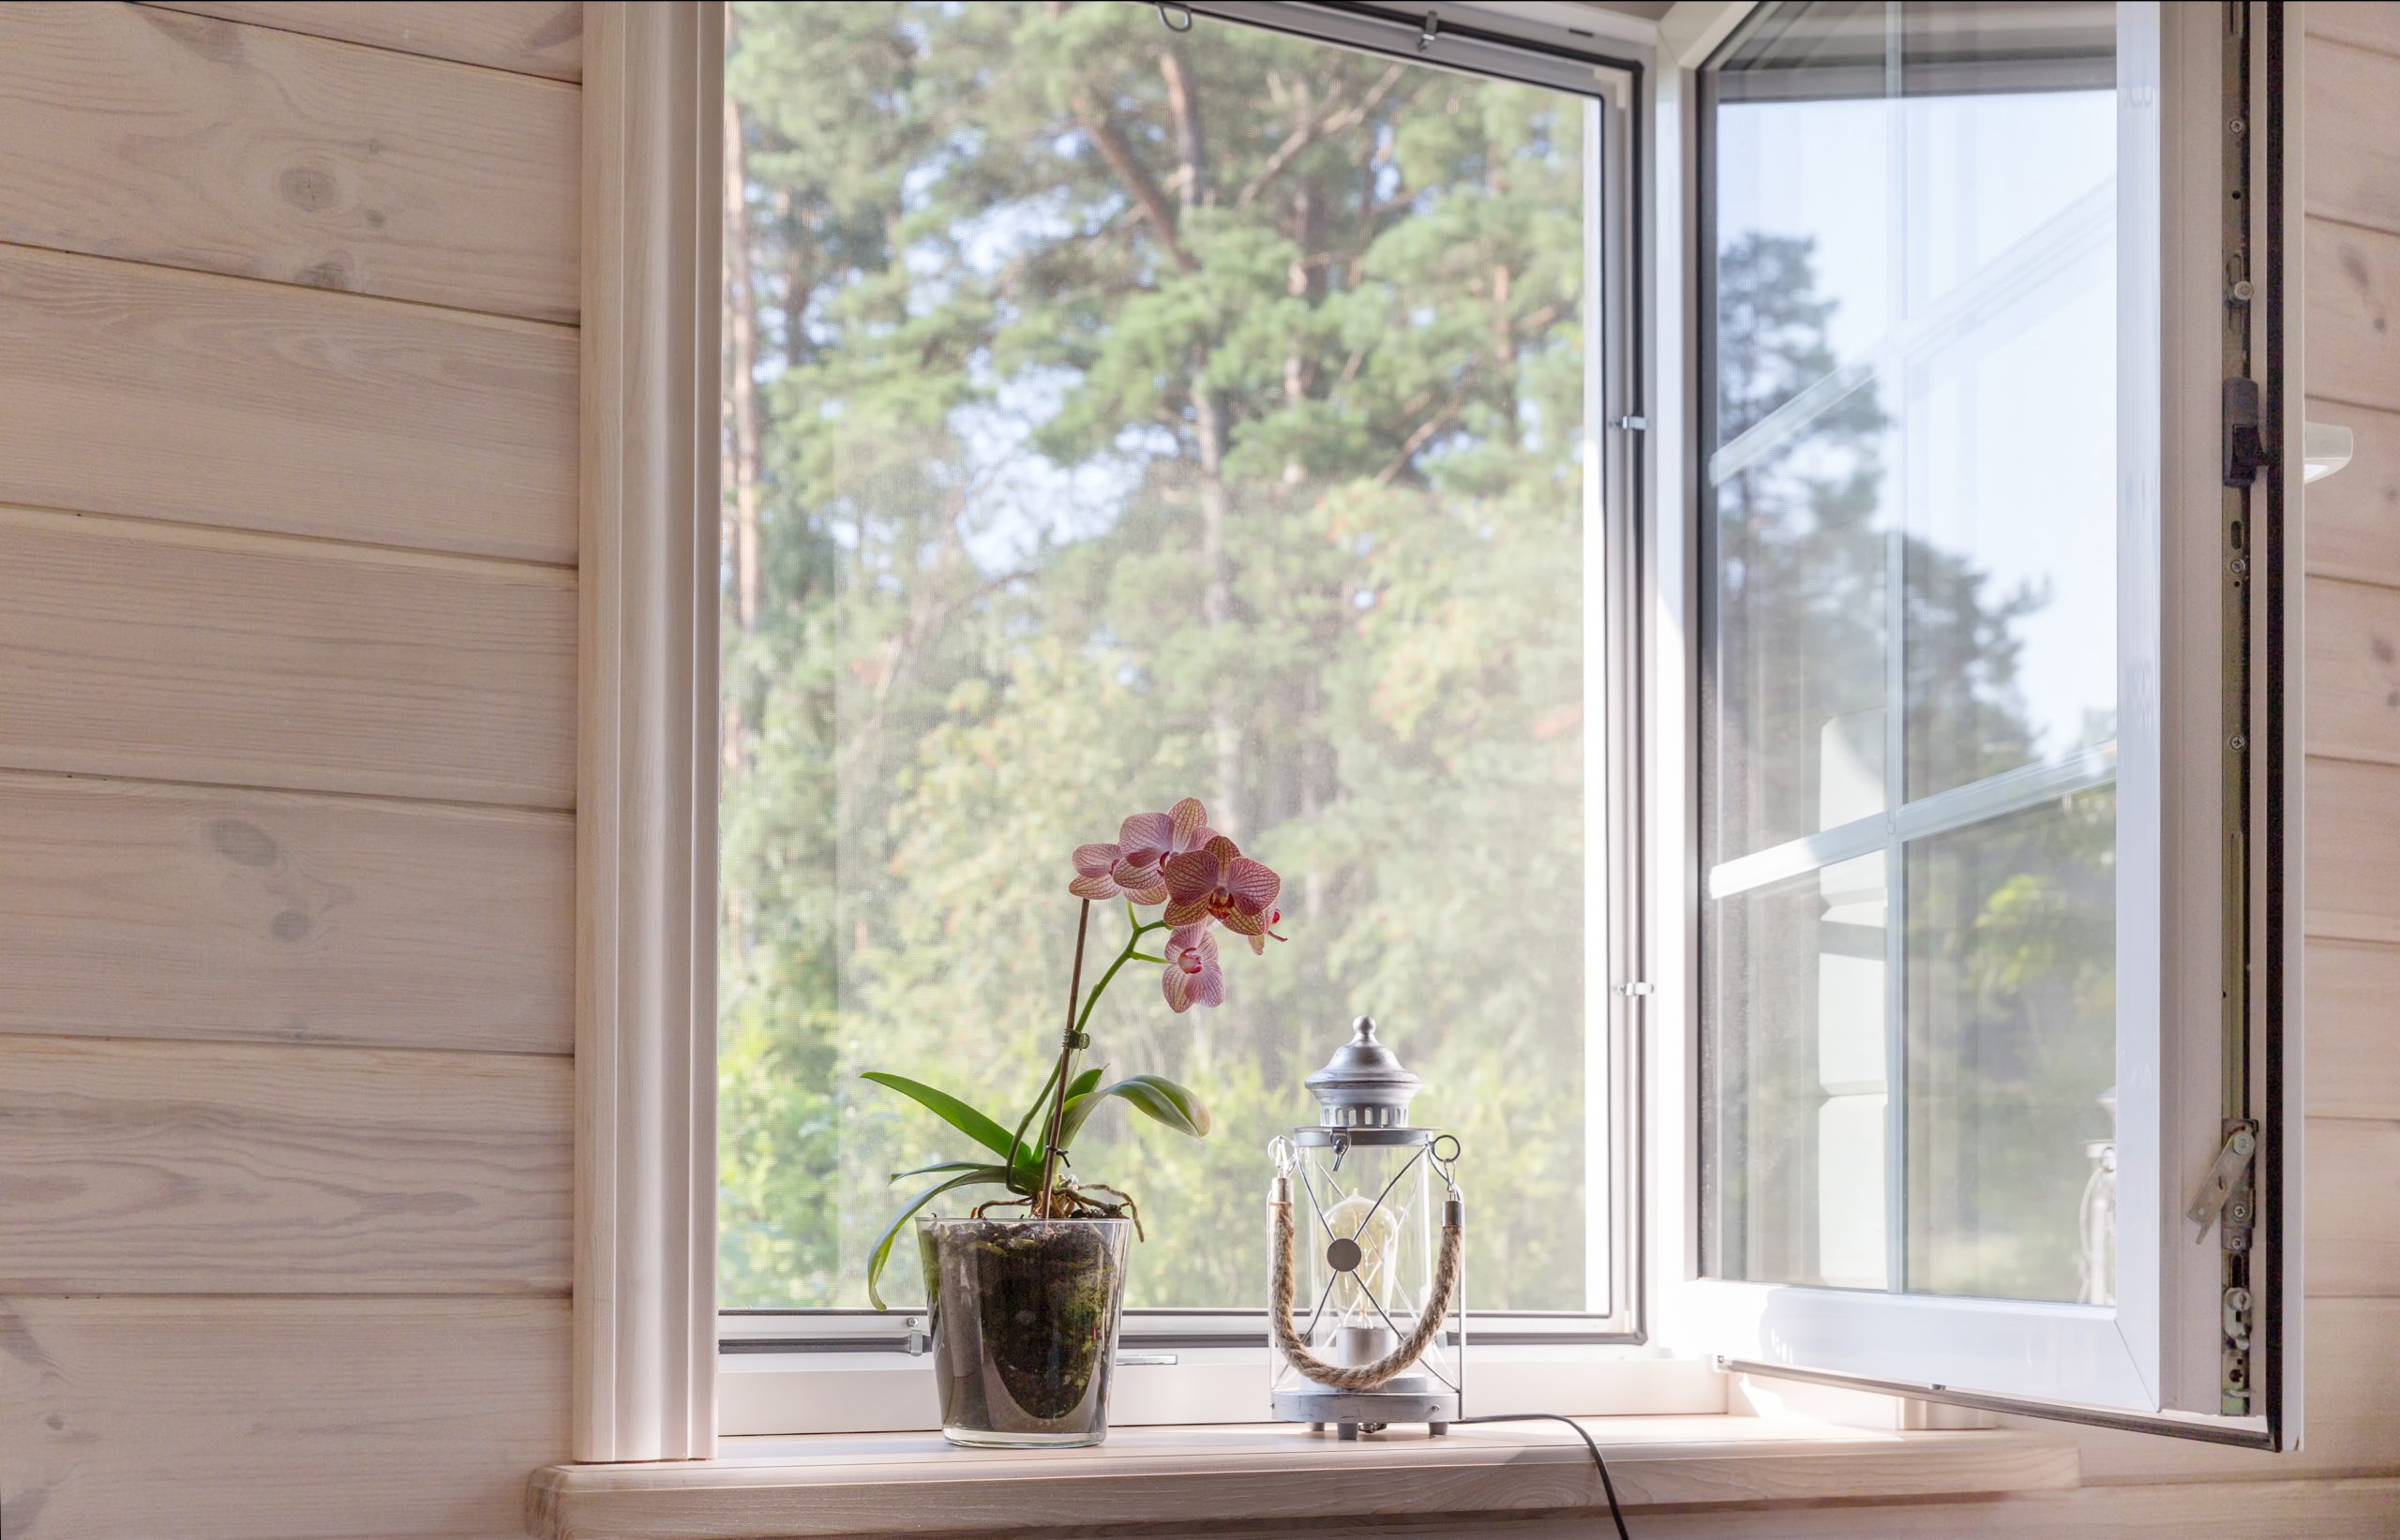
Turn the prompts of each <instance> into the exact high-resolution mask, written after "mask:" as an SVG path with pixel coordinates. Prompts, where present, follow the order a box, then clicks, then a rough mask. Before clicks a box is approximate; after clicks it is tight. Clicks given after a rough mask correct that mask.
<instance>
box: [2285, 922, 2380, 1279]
mask: <svg viewBox="0 0 2400 1540" xmlns="http://www.w3.org/2000/svg"><path fill="white" fill-rule="evenodd" d="M2307 1009H2308V1027H2307V1033H2308V1063H2307V1075H2308V1112H2309V1115H2310V1116H2311V1117H2365V1118H2400V946H2391V945H2378V944H2376V943H2372V942H2363V941H2334V940H2327V939H2320V938H2311V939H2310V941H2309V943H2308V1005H2307ZM2310 1180H2311V1182H2312V1184H2313V1183H2314V1182H2315V1180H2316V1177H2315V1175H2314V1174H2312V1175H2311V1178H2310ZM2394 1228H2395V1229H2396V1230H2400V1224H2395V1226H2394ZM2317 1263H2318V1258H2317V1257H2315V1256H2312V1257H2311V1258H2310V1266H2311V1269H2312V1271H2313V1270H2314V1269H2315V1267H2316V1265H2317Z"/></svg>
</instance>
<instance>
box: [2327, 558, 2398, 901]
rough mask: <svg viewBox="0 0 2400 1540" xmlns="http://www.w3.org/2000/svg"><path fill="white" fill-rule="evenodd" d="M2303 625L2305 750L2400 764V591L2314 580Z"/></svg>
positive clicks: (2381, 587) (2377, 585)
mask: <svg viewBox="0 0 2400 1540" xmlns="http://www.w3.org/2000/svg"><path fill="white" fill-rule="evenodd" d="M2307 628H2308V725H2307V733H2308V752H2309V753H2310V754H2312V755H2327V756H2331V757H2333V758H2340V759H2366V760H2374V761H2376V762H2378V763H2381V764H2400V589H2389V588H2385V587H2383V586H2381V585H2380V584H2376V583H2352V582H2346V581H2342V580H2339V579H2335V578H2330V577H2312V578H2310V579H2309V580H2308V598H2307ZM2394 909H2395V912H2400V902H2395V904H2394Z"/></svg>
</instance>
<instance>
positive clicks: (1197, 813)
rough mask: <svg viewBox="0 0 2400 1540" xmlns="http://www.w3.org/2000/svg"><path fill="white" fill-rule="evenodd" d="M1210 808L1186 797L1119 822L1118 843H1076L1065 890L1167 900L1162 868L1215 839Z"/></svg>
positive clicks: (1104, 896)
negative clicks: (1163, 808) (1072, 874)
mask: <svg viewBox="0 0 2400 1540" xmlns="http://www.w3.org/2000/svg"><path fill="white" fill-rule="evenodd" d="M1216 837H1217V836H1216V833H1215V831H1214V830H1211V829H1209V827H1208V810H1207V808H1205V807H1203V806H1201V805H1200V800H1199V799H1198V798H1196V797H1186V798H1185V799H1184V800H1181V801H1179V802H1177V803H1176V804H1175V806H1174V807H1172V808H1170V809H1169V810H1167V811H1166V812H1164V813H1136V814H1134V815H1132V817H1130V818H1128V819H1126V820H1125V821H1124V822H1123V823H1122V824H1120V825H1118V826H1117V843H1116V844H1115V845H1077V846H1075V856H1074V863H1075V880H1074V881H1072V882H1071V883H1069V884H1067V891H1069V892H1071V893H1072V894H1074V895H1075V896H1076V897H1077V898H1088V899H1096V900H1097V899H1112V898H1118V897H1123V898H1126V899H1129V900H1131V901H1132V902H1133V903H1135V904H1164V903H1165V902H1166V899H1167V890H1166V884H1165V880H1164V878H1163V877H1162V875H1161V872H1160V866H1161V863H1162V862H1163V861H1164V860H1166V859H1167V858H1168V857H1169V856H1175V855H1180V854H1182V853H1183V852H1185V851H1190V850H1198V849H1200V848H1202V847H1203V846H1205V845H1207V843H1208V842H1209V841H1210V840H1213V839H1215V838H1216Z"/></svg>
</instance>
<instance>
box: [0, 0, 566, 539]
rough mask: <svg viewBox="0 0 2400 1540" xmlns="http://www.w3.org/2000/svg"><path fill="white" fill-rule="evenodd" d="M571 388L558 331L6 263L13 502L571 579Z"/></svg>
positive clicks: (157, 272)
mask: <svg viewBox="0 0 2400 1540" xmlns="http://www.w3.org/2000/svg"><path fill="white" fill-rule="evenodd" d="M5 14H7V12H6V10H5V9H0V15H5ZM0 96H5V93H0ZM8 158H10V157H5V156H0V161H6V160H7V159H8ZM576 377H577V362H576V334H575V333H574V332H573V331H571V330H568V329H566V328H562V327H555V326H542V325H536V324H533V323H531V322H527V321H502V320H496V319H491V318H486V317H478V316H469V315H462V314H458V313H455V312H450V311H443V310H436V309H431V308H428V307H424V306H417V305H398V304H393V303H391V302H389V301H382V300H362V299H358V298H354V297H346V296H343V295H339V294H322V293H314V292H309V291H307V290H301V289H292V288H286V287H278V286H274V285H268V284H258V283H249V282H245V281H242V280H240V279H234V278H223V277H213V276H210V275H206V274H197V273H180V272H175V271H173V270H170V269H166V268H158V267H147V266H142V265H139V264H135V263H129V262H109V261H106V260H103V259H99V258H94V257H80V256H67V255H61V254H58V253H53V252H40V251H28V250H23V249H15V248H0V502H16V503H23V504H30V505H34V506H37V507H47V508H67V509H74V510H77V511H80V512H86V513H113V514H128V515H133V516H140V517H145V518H162V519H175V520H181V521H184V522H188V523H196V524H212V525H224V526H229V527H234V528H241V529H252V530H271V531H280V532H286V533H293V534H308V535H323V536H328V537H331V538H335V539H342V540H356V541H366V542H369V543H372V544H375V545H383V546H415V547H422V548H427V549H433V550H446V551H460V552H468V553H473V554H478V555H485V556H503V557H523V558H527V559H529V560H533V561H553V562H572V561H574V560H575V557H576V535H575V502H576V431H577V394H576V393H577V385H576Z"/></svg>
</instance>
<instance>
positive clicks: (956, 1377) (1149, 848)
mask: <svg viewBox="0 0 2400 1540" xmlns="http://www.w3.org/2000/svg"><path fill="white" fill-rule="evenodd" d="M1073 865H1074V871H1075V875H1074V880H1073V881H1072V882H1071V883H1070V884H1069V885H1068V891H1069V892H1071V893H1072V894H1073V895H1074V896H1075V897H1077V898H1079V899H1081V900H1082V901H1083V905H1082V908H1081V911H1080V913H1079V915H1078V917H1077V922H1076V931H1075V962H1074V971H1073V974H1072V978H1071V979H1070V980H1069V984H1068V990H1067V1024H1066V1028H1065V1031H1064V1032H1063V1033H1062V1034H1061V1038H1060V1042H1059V1047H1058V1054H1057V1059H1056V1061H1055V1062H1054V1063H1052V1065H1051V1067H1050V1072H1049V1076H1048V1078H1047V1079H1046V1080H1044V1081H1043V1082H1042V1089H1041V1090H1040V1091H1039V1092H1037V1093H1036V1094H1035V1096H1034V1099H1033V1104H1032V1105H1031V1106H1030V1107H1027V1109H1026V1111H1025V1114H1024V1115H1023V1116H1022V1117H1020V1118H1018V1119H1017V1123H1016V1127H1015V1129H1013V1130H1011V1129H1007V1128H1003V1127H1002V1126H1001V1125H1000V1123H999V1122H998V1120H997V1119H996V1118H993V1117H991V1116H989V1115H987V1114H984V1113H982V1112H980V1111H978V1110H977V1109H976V1108H974V1107H972V1106H970V1105H968V1104H967V1102H966V1101H964V1100H961V1099H959V1098H957V1097H954V1096H952V1095H950V1094H949V1093H948V1092H946V1091H941V1090H937V1089H936V1088H935V1087H933V1086H931V1085H927V1084H923V1083H922V1082H921V1081H916V1080H911V1079H908V1078H907V1077H906V1076H903V1075H894V1074H888V1073H885V1072H883V1071H881V1070H873V1071H869V1072H868V1073H867V1075H866V1076H865V1077H864V1078H865V1079H868V1080H871V1081H874V1082H876V1083H877V1084H880V1085H884V1086H887V1087H889V1088H891V1089H892V1090H894V1091H897V1092H899V1093H900V1094H901V1095H903V1096H905V1097H907V1098H909V1099H911V1100H913V1101H915V1102H917V1103H918V1104H919V1105H921V1106H922V1107H923V1108H925V1109H926V1110H927V1111H928V1112H931V1113H932V1114H935V1115H936V1116H937V1117H939V1118H940V1119H941V1120H942V1121H943V1122H945V1123H947V1124H949V1125H950V1126H951V1127H952V1129H956V1130H957V1131H958V1132H960V1133H962V1134H965V1135H966V1136H967V1138H968V1139H970V1140H972V1141H974V1142H975V1143H976V1144H979V1145H981V1146H982V1149H983V1150H984V1151H985V1152H987V1153H985V1154H983V1155H982V1156H979V1157H977V1158H975V1159H961V1160H949V1161H942V1162H938V1163H937V1164H934V1165H930V1166H922V1167H919V1168H918V1169H917V1170H915V1171H907V1172H899V1173H895V1174H893V1180H895V1181H898V1180H902V1179H905V1178H907V1177H911V1176H933V1177H936V1178H937V1180H936V1181H935V1182H934V1183H933V1184H932V1185H931V1186H930V1187H928V1188H926V1189H924V1190H923V1191H922V1192H920V1193H918V1194H917V1195H916V1196H915V1197H914V1198H912V1199H910V1200H909V1201H908V1202H907V1204H904V1205H903V1206H902V1208H901V1210H900V1212H899V1213H898V1214H897V1215H895V1216H894V1217H893V1218H892V1223H891V1225H890V1227H889V1228H887V1229H886V1230H885V1231H884V1233H883V1234H882V1236H881V1237H880V1238H879V1239H878V1240H877V1243H876V1245H875V1248H874V1249H873V1250H872V1251H871V1252H870V1253H869V1254H868V1259H867V1295H868V1297H869V1299H871V1300H872V1301H873V1302H874V1303H875V1305H876V1307H877V1308H878V1309H879V1308H884V1306H883V1296H882V1293H881V1288H880V1284H881V1281H882V1277H883V1270H884V1267H885V1265H886V1264H887V1263H889V1262H890V1261H891V1258H892V1245H893V1243H894V1242H895V1241H896V1240H897V1239H898V1237H899V1235H900V1233H901V1231H902V1230H903V1229H905V1228H907V1226H908V1225H909V1223H910V1221H911V1220H915V1223H916V1230H917V1240H918V1253H919V1256H920V1257H921V1258H922V1262H923V1264H924V1270H925V1293H926V1300H927V1303H928V1305H929V1306H930V1307H931V1311H932V1317H933V1339H934V1340H933V1355H932V1356H933V1363H934V1366H935V1374H936V1380H937V1385H938V1388H939V1391H940V1400H941V1413H942V1431H943V1433H944V1434H945V1435H947V1436H948V1437H949V1438H950V1439H951V1440H952V1441H953V1442H955V1443H971V1444H981V1445H995V1444H997V1445H1023V1446H1055V1445H1061V1444H1086V1443H1100V1442H1101V1441H1102V1439H1104V1438H1106V1437H1107V1436H1108V1389H1109V1383H1110V1379H1111V1370H1112V1368H1113V1367H1114V1360H1115V1358H1116V1351H1117V1325H1118V1323H1119V1321H1120V1320H1121V1318H1122V1316H1123V1305H1124V1293H1125V1266H1126V1260H1127V1251H1128V1241H1129V1240H1130V1239H1132V1238H1136V1237H1138V1236H1139V1234H1140V1230H1141V1219H1140V1211H1139V1210H1138V1208H1137V1207H1136V1206H1135V1204H1134V1202H1133V1200H1132V1197H1131V1196H1130V1195H1128V1194H1126V1193H1124V1192H1120V1191H1118V1190H1117V1189H1115V1188H1111V1187H1108V1186H1105V1185H1104V1184H1102V1183H1099V1182H1095V1181H1089V1180H1083V1179H1078V1178H1075V1177H1072V1176H1071V1175H1070V1174H1069V1168H1068V1165H1067V1159H1066V1158H1067V1152H1068V1150H1069V1149H1070V1148H1071V1147H1072V1145H1073V1143H1074V1141H1075V1138H1076V1136H1077V1135H1078V1134H1080V1133H1081V1132H1082V1130H1083V1129H1084V1126H1085V1125H1086V1124H1087V1122H1089V1120H1090V1118H1091V1116H1092V1114H1094V1113H1095V1112H1097V1111H1099V1109H1100V1108H1101V1107H1102V1106H1103V1105H1105V1104H1106V1103H1107V1102H1108V1101H1110V1100H1111V1099H1116V1100H1121V1101H1124V1102H1125V1103H1127V1104H1128V1105H1130V1106H1132V1107H1133V1108H1134V1109H1135V1110H1136V1111H1138V1112H1141V1113H1143V1114H1146V1115H1147V1116H1148V1117H1150V1118H1151V1119H1153V1120H1154V1121H1156V1122H1159V1123H1162V1124H1163V1125H1165V1126H1166V1127H1168V1128H1170V1129H1175V1130H1176V1131H1177V1132H1178V1133H1182V1134H1186V1135H1188V1136H1190V1137H1192V1138H1195V1139H1196V1138H1199V1137H1202V1136H1203V1135H1205V1134H1207V1131H1208V1113H1207V1108H1205V1107H1204V1106H1202V1105H1201V1103H1200V1099H1198V1098H1197V1097H1195V1096H1193V1095H1192V1092H1191V1091H1190V1090H1188V1089H1186V1088H1185V1087H1183V1086H1181V1085H1178V1084H1176V1083H1175V1082H1173V1081H1171V1080H1168V1079H1166V1078H1165V1077H1163V1076H1161V1075H1129V1076H1127V1077H1125V1078H1124V1079H1121V1080H1118V1081H1116V1082H1114V1083H1111V1084H1102V1082H1103V1081H1104V1080H1106V1078H1107V1069H1106V1067H1105V1066H1101V1067H1096V1068H1089V1069H1080V1070H1079V1069H1077V1067H1076V1060H1077V1057H1078V1055H1080V1054H1082V1053H1083V1051H1084V1050H1085V1049H1086V1048H1087V1047H1089V1046H1090V1041H1091V1039H1090V1037H1089V1035H1088V1034H1087V1031H1086V1028H1087V1025H1088V1024H1089V1023H1090V1020H1091V1012H1092V1008H1093V1006H1094V1005H1096V1004H1097V1003H1098V1002H1099V1000H1100V997H1101V995H1102V994H1103V993H1105V992H1106V990H1107V989H1108V986H1109V985H1110V984H1111V983H1113V982H1115V980H1116V979H1117V975H1118V974H1119V973H1121V972H1122V971H1123V970H1124V969H1125V968H1126V966H1127V965H1128V964H1150V965H1155V966H1157V967H1158V969H1159V970H1160V971H1159V990H1160V994H1162V996H1163V997H1164V999H1165V1001H1166V1005H1167V1008H1168V1009H1171V1010H1173V1011H1175V1012H1176V1013H1177V1014H1178V1015H1180V1014H1181V1013H1183V1012H1184V1011H1187V1010H1189V1009H1192V1007H1193V1006H1205V1007H1215V1006H1217V1005H1220V1004H1222V1003H1223V1000H1224V997H1225V980H1224V972H1223V968H1222V962H1221V959H1220V956H1219V952H1218V944H1217V933H1218V931H1219V930H1220V929H1222V931H1223V932H1224V933H1225V934H1230V935H1236V936H1239V937H1241V938H1242V939H1243V940H1245V941H1247V942H1248V943H1249V945H1250V949H1251V950H1252V951H1253V952H1263V951H1265V950H1266V948H1267V941H1268V940H1269V939H1270V938H1272V939H1276V940H1281V939H1282V937H1281V936H1280V935H1277V934H1276V932H1275V926H1276V924H1277V923H1278V922H1279V921H1280V920H1282V911H1281V910H1279V909H1277V908H1276V907H1275V899H1276V895H1277V893H1278V892H1279V891H1280V890H1281V889H1282V879H1281V878H1279V877H1278V876H1276V875H1275V874H1274V872H1273V871H1271V870H1269V869H1268V868H1267V866H1266V865H1265V864H1264V863H1262V862H1259V861H1256V860H1251V859H1250V858H1249V857H1247V856H1244V855H1243V854H1242V853H1241V851H1240V850H1239V849H1238V848H1237V846H1236V845H1234V842H1233V841H1231V840H1229V839H1227V838H1225V837H1224V836H1223V835H1222V834H1219V833H1216V832H1215V831H1214V830H1211V829H1209V828H1208V821H1207V810H1206V809H1204V808H1203V807H1202V806H1201V804H1200V802H1199V801H1198V800H1197V799H1194V798H1185V799H1184V800H1182V801H1180V802H1177V803H1176V804H1175V806H1174V807H1173V808H1171V809H1170V810H1168V811H1167V812H1165V813H1137V814H1135V815H1133V816H1132V817H1130V818H1127V819H1126V820H1124V822H1123V824H1122V825H1121V826H1120V827H1119V828H1118V830H1117V842H1116V843H1115V844H1113V845H1079V846H1077V847H1076V849H1075V852H1074V856H1073ZM1117 899H1122V900H1123V901H1124V904H1125V919H1126V927H1127V934H1126V937H1125V941H1124V944H1123V946H1122V948H1121V949H1119V950H1118V952H1117V957H1116V959H1115V961H1113V962H1111V963H1110V964H1108V967H1107V969H1106V971H1105V972H1103V973H1102V975H1101V977H1100V979H1099V981H1098V982H1097V983H1095V984H1094V985H1093V986H1092V988H1091V993H1090V994H1088V995H1086V994H1083V966H1084V949H1085V943H1086V941H1087V939H1088V938H1089V934H1090V930H1091V907H1092V905H1093V904H1095V903H1100V902H1104V901H1111V900H1117ZM1150 906H1163V907H1162V912H1161V913H1159V915H1158V916H1157V917H1156V918H1154V919H1149V920H1145V919H1144V918H1143V915H1142V910H1143V909H1144V908H1145V907H1150ZM1162 931H1163V932H1165V933H1166V934H1165V936H1164V938H1163V939H1162V941H1160V942H1157V943H1155V944H1156V945H1157V946H1158V948H1159V949H1158V950H1157V951H1155V952H1152V951H1147V950H1145V949H1144V943H1145V940H1146V938H1147V937H1149V936H1151V935H1152V934H1153V933H1156V932H1162ZM1037 1117H1038V1118H1039V1120H1040V1121H1039V1125H1038V1128H1037V1124H1036V1119H1037ZM1028 1129H1035V1130H1036V1131H1037V1132H1038V1134H1039V1135H1040V1142H1039V1143H1038V1144H1035V1143H1033V1142H1030V1141H1028V1139H1027V1130H1028ZM978 1188H991V1189H999V1191H998V1192H997V1195H995V1196H993V1197H990V1198H987V1199H985V1200H984V1201H982V1202H981V1203H979V1204H976V1206H975V1207H974V1208H973V1210H972V1211H971V1212H970V1213H969V1214H968V1215H967V1216H966V1217H965V1218H963V1219H935V1218H922V1219H921V1218H919V1217H918V1216H919V1214H920V1211H922V1209H924V1208H925V1206H926V1205H927V1204H931V1203H933V1202H934V1200H936V1199H937V1198H939V1197H941V1196H942V1195H943V1194H945V1193H948V1192H951V1191H953V1190H958V1189H978ZM1129 1232H1130V1233H1131V1234H1130V1235H1129Z"/></svg>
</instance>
